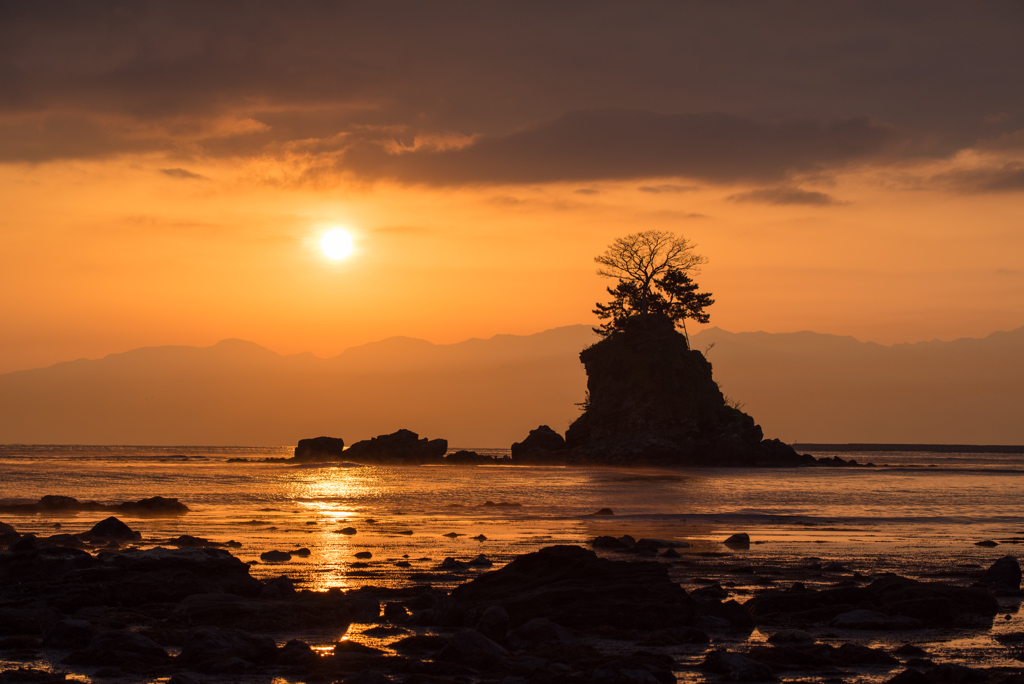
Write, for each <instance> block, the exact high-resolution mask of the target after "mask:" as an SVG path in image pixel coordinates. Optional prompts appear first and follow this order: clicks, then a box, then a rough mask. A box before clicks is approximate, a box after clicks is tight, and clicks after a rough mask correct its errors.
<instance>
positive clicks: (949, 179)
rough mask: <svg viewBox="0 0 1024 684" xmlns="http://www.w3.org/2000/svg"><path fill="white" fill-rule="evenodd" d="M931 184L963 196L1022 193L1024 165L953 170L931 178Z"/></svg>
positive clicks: (1015, 163) (1010, 164)
mask: <svg viewBox="0 0 1024 684" xmlns="http://www.w3.org/2000/svg"><path fill="white" fill-rule="evenodd" d="M931 181H932V184H933V185H937V186H939V187H945V188H949V189H952V190H954V191H956V192H961V193H965V194H981V193H990V192H1024V163H1021V162H1010V163H1007V164H1004V165H1003V166H998V167H989V168H979V169H955V170H953V171H947V172H946V173H941V174H938V175H936V176H933V177H932V179H931Z"/></svg>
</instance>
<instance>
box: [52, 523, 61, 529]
mask: <svg viewBox="0 0 1024 684" xmlns="http://www.w3.org/2000/svg"><path fill="white" fill-rule="evenodd" d="M52 527H53V529H55V530H59V529H60V523H53V525H52Z"/></svg>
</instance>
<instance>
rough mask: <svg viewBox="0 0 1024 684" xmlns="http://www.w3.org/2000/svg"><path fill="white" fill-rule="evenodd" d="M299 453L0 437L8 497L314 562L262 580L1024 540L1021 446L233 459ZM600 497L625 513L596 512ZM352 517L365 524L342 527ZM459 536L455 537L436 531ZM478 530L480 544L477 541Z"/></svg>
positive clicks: (250, 553)
mask: <svg viewBox="0 0 1024 684" xmlns="http://www.w3.org/2000/svg"><path fill="white" fill-rule="evenodd" d="M478 451H481V452H487V453H492V454H499V453H505V452H504V451H502V450H478ZM290 453H291V447H266V448H246V447H92V446H88V447H87V446H0V500H2V501H3V502H5V503H15V502H19V503H20V502H31V501H35V500H37V499H38V498H39V497H41V496H43V495H45V494H62V495H66V496H73V497H75V498H77V499H79V500H82V501H85V500H95V501H100V502H104V503H117V502H121V501H126V500H136V499H140V498H144V497H150V496H157V495H159V496H173V497H177V498H178V499H180V500H181V501H183V502H184V503H186V504H187V505H188V506H189V507H190V508H192V509H193V512H192V513H190V514H188V515H186V516H183V517H180V518H162V519H161V518H157V519H133V518H131V517H128V516H121V517H122V518H123V519H124V520H125V521H126V522H128V523H129V524H130V525H131V526H132V527H133V528H135V529H138V530H140V531H141V532H142V533H143V535H144V537H145V541H146V543H148V544H156V543H160V542H161V541H162V540H167V539H169V538H172V537H175V536H177V535H180V534H191V535H194V536H200V537H205V538H209V539H213V540H217V541H222V542H223V541H227V540H229V539H230V540H235V541H239V542H241V543H242V548H241V549H239V550H237V551H234V552H235V553H236V554H237V555H239V556H240V557H242V558H243V559H244V560H257V559H258V558H259V554H260V553H261V552H263V551H267V550H270V549H280V550H286V551H287V550H291V549H294V548H299V547H306V548H309V549H310V550H311V551H312V553H311V555H310V556H309V557H307V558H299V557H296V558H295V559H294V560H293V561H292V562H290V563H285V564H281V565H277V564H275V565H266V564H260V565H256V566H254V574H257V575H273V574H280V573H282V572H287V573H288V574H290V575H292V576H298V577H301V578H302V579H303V581H304V582H306V583H307V585H308V586H311V587H319V588H324V587H327V586H346V585H352V584H356V583H365V581H366V578H368V577H369V578H372V579H373V581H375V582H385V583H388V582H398V581H400V577H402V576H404V575H400V573H399V571H398V570H397V569H395V566H394V563H395V562H399V561H402V560H407V561H409V562H410V563H411V564H412V570H413V571H416V570H422V571H424V572H429V571H430V570H431V569H433V568H435V567H436V564H437V561H439V560H440V559H443V558H444V557H446V556H453V557H456V558H463V559H468V558H472V557H474V556H475V555H477V554H479V553H484V554H485V555H487V556H488V557H491V558H492V559H494V560H497V561H499V562H500V561H501V560H503V559H507V558H509V557H511V556H512V555H515V554H517V553H522V552H524V551H527V550H532V549H535V548H538V547H540V546H546V545H550V544H552V543H583V542H586V541H588V540H589V539H590V538H592V537H593V536H596V535H597V534H605V533H612V534H616V533H619V534H621V533H622V532H629V533H631V534H634V536H655V535H656V536H659V537H673V538H677V539H686V540H688V541H690V542H691V543H692V544H694V548H695V549H700V548H707V549H719V548H721V547H720V544H719V542H720V541H721V539H722V538H723V535H727V534H731V533H732V532H734V531H748V532H749V533H750V534H751V536H752V537H753V538H754V539H755V540H757V541H762V542H764V543H765V546H764V547H762V548H759V549H757V551H759V552H761V553H767V552H769V551H776V552H779V553H783V552H788V553H805V552H806V548H811V547H808V546H807V545H812V544H816V545H818V546H816V547H813V548H816V549H818V550H819V552H820V549H822V548H828V549H835V550H838V549H839V548H840V547H841V548H842V549H845V550H846V552H847V553H848V552H849V550H850V549H859V550H860V552H876V553H885V554H893V553H904V554H910V555H916V556H921V555H922V554H923V555H927V554H929V553H931V554H936V553H939V554H946V555H947V556H950V557H957V554H959V553H961V551H962V553H963V554H966V555H968V556H970V557H971V558H977V559H979V560H985V559H986V558H987V557H988V556H991V557H993V558H995V557H998V556H999V555H1005V549H1006V548H1007V547H1006V546H1005V545H1004V546H1002V547H1001V548H997V549H979V548H978V547H975V546H974V545H973V543H974V542H975V541H978V540H980V539H1002V540H1004V542H1010V540H1012V538H1014V537H1024V507H1022V506H1021V494H1022V488H1021V486H1022V485H1024V455H1021V454H946V453H941V454H940V453H927V452H914V453H908V452H888V453H882V452H873V453H843V454H839V455H840V456H842V457H843V458H850V457H853V458H856V459H858V461H860V462H868V461H872V462H874V463H876V464H887V465H886V466H885V467H879V468H873V469H866V468H865V469H853V468H846V469H835V468H801V469H705V470H678V471H649V470H645V471H620V470H601V469H570V468H560V467H512V466H494V467H491V466H487V467H475V468H473V467H468V468H466V467H445V466H437V467H409V468H395V467H373V466H365V467H348V468H345V467H320V466H317V467H305V466H288V465H282V464H247V463H228V462H227V459H228V458H234V457H245V458H265V457H270V456H285V455H290ZM817 455H829V454H825V453H819V454H817ZM488 501H489V502H492V503H497V504H517V505H512V506H493V505H492V506H488V505H486V502H488ZM604 507H610V508H612V509H613V510H614V511H615V516H614V517H611V518H596V517H593V516H590V515H589V514H591V513H593V512H594V511H596V510H598V509H600V508H604ZM0 519H2V520H3V521H4V522H8V523H10V524H13V525H14V526H15V527H16V528H17V529H18V530H19V531H22V532H34V533H36V534H40V535H45V534H52V533H53V525H54V523H58V522H59V523H60V524H61V526H62V527H61V532H72V533H73V532H79V531H84V530H86V529H88V528H89V527H90V526H91V525H92V524H94V523H95V522H96V521H97V520H98V519H99V516H98V515H97V514H95V513H81V514H77V515H31V516H12V515H6V516H0ZM343 527H355V528H356V530H357V533H356V534H354V535H343V534H339V533H338V530H339V529H340V528H343ZM451 533H454V534H456V535H460V536H457V537H446V536H444V535H447V534H451ZM481 534H482V535H484V536H485V537H487V539H486V540H482V541H479V540H476V539H472V537H476V536H478V535H481ZM1011 543H1012V542H1011ZM823 544H831V545H833V546H831V547H822V546H821V545H823ZM361 550H369V551H371V552H372V553H373V554H374V560H373V562H372V563H370V564H369V566H367V567H361V566H356V567H353V566H352V554H354V553H355V552H356V551H361ZM978 554H981V556H980V557H979V556H978ZM805 555H809V554H806V553H805ZM965 557H966V556H965ZM404 572H405V574H408V572H409V571H408V570H406V571H404Z"/></svg>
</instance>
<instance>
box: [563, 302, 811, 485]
mask: <svg viewBox="0 0 1024 684" xmlns="http://www.w3.org/2000/svg"><path fill="white" fill-rule="evenodd" d="M580 361H582V362H583V365H584V366H585V367H586V371H587V390H588V393H589V401H588V403H587V407H586V410H585V411H584V412H583V414H582V415H580V417H579V418H577V419H576V421H575V422H574V423H573V424H572V425H571V426H570V427H569V430H568V432H567V433H566V444H567V446H568V447H569V449H568V453H567V454H566V457H567V461H568V462H569V463H572V464H576V463H580V464H595V465H609V466H633V465H652V466H715V467H719V466H754V465H759V466H761V465H773V466H794V465H813V464H814V463H815V459H814V457H813V456H807V455H800V454H798V453H796V452H795V451H794V450H793V449H792V447H790V446H788V445H786V444H783V443H782V442H779V441H778V440H766V439H764V435H763V433H762V431H761V428H760V427H759V426H758V425H757V424H756V423H755V422H754V419H753V418H751V417H750V416H748V415H747V414H745V413H743V412H742V411H740V410H738V409H735V408H732V407H730V406H727V405H726V403H725V397H724V396H723V395H722V392H721V390H720V389H719V388H718V385H717V384H716V383H715V381H714V379H713V377H712V372H711V364H710V363H708V361H707V359H705V358H704V355H703V354H701V353H700V352H699V351H692V350H690V348H689V345H688V344H687V341H686V337H685V336H684V335H683V334H681V333H679V332H678V331H676V329H675V325H674V323H673V322H672V320H671V319H669V318H668V317H665V316H659V315H646V316H633V317H631V318H629V319H627V321H626V323H625V326H624V328H623V329H622V330H620V331H617V332H615V333H613V334H612V335H610V336H609V337H606V338H605V339H603V340H601V341H599V342H598V343H597V344H594V345H592V346H590V347H588V348H587V349H584V350H583V351H582V352H581V353H580Z"/></svg>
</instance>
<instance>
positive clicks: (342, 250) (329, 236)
mask: <svg viewBox="0 0 1024 684" xmlns="http://www.w3.org/2000/svg"><path fill="white" fill-rule="evenodd" d="M320 249H322V250H323V251H324V254H325V255H327V258H328V259H344V258H345V257H347V256H348V255H349V254H351V253H352V235H351V234H350V233H349V232H348V231H345V230H342V229H341V228H332V229H331V230H329V231H327V232H326V233H324V235H323V237H322V238H320Z"/></svg>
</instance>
